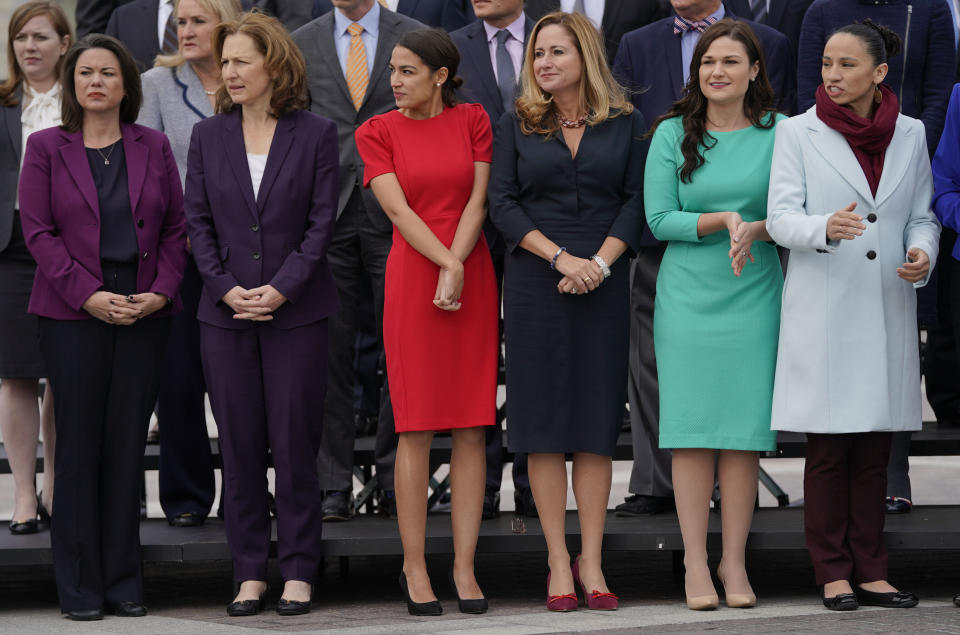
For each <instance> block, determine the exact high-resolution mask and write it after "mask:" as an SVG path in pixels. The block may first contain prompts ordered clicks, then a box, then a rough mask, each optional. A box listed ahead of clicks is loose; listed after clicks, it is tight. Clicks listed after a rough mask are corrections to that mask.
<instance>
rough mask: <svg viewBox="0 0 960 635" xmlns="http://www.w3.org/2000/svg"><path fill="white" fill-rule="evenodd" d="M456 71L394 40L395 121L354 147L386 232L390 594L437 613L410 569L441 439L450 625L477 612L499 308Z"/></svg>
mask: <svg viewBox="0 0 960 635" xmlns="http://www.w3.org/2000/svg"><path fill="white" fill-rule="evenodd" d="M459 63H460V55H459V53H458V52H457V48H456V46H455V45H454V44H453V41H452V40H451V39H450V37H449V36H448V35H447V34H446V33H445V32H444V31H441V30H439V29H421V30H418V31H413V32H410V33H407V34H406V35H405V36H404V37H403V38H402V39H401V40H400V41H399V42H398V43H397V46H396V47H395V48H394V49H393V55H392V57H391V59H390V82H391V86H392V87H393V91H394V96H395V98H396V101H397V108H398V110H395V111H391V112H388V113H385V114H383V115H379V116H377V117H373V118H372V119H370V120H369V121H367V123H365V124H364V125H363V126H361V127H360V129H359V130H357V134H356V138H357V148H358V149H359V151H360V156H361V157H362V158H363V161H364V164H365V172H364V185H366V186H370V187H372V188H373V193H374V194H375V195H376V197H377V200H378V201H379V202H380V205H381V206H382V207H383V209H384V211H385V212H386V213H387V215H388V216H389V217H390V220H391V221H393V224H394V232H393V248H392V249H391V251H390V256H389V257H388V258H387V274H386V284H385V294H384V310H383V340H384V350H385V351H386V356H387V377H388V380H389V382H390V397H391V400H392V402H393V410H394V416H395V420H396V429H397V433H398V435H399V437H400V440H399V443H398V447H397V460H396V468H395V479H396V492H397V518H398V522H399V525H400V539H401V541H402V543H403V554H404V559H403V572H402V573H401V574H400V586H401V587H402V588H403V590H404V594H405V595H406V599H407V608H408V610H409V612H410V613H411V614H412V615H439V614H440V613H442V608H441V606H440V603H439V602H438V601H437V599H436V596H435V595H434V593H433V590H432V588H431V585H430V578H429V576H428V575H427V566H426V560H425V558H424V536H425V532H426V516H427V507H426V502H427V500H426V490H427V482H428V479H429V476H430V474H429V458H430V445H431V442H432V440H433V435H434V433H435V432H436V431H437V430H450V431H451V436H452V437H453V454H452V456H451V459H450V487H451V504H452V510H451V512H452V513H451V522H452V524H453V544H454V553H455V555H454V564H453V567H452V569H451V584H452V585H453V590H454V592H455V593H456V594H457V598H458V600H459V608H460V611H461V612H465V613H483V612H485V611H486V610H487V601H486V599H484V597H483V593H482V592H481V591H480V587H479V586H478V584H477V581H476V578H475V577H474V571H473V559H474V553H475V551H476V545H477V535H478V533H479V531H480V516H481V512H482V509H483V492H484V482H485V477H486V461H485V453H484V426H488V425H491V424H493V423H494V422H495V417H496V412H495V410H496V390H497V346H498V343H499V341H498V340H499V335H498V330H497V312H498V309H499V298H498V295H497V286H496V281H495V277H494V271H493V263H492V261H491V259H490V253H489V251H488V250H487V245H486V241H485V240H484V238H483V235H482V233H481V227H482V225H483V220H484V216H485V214H486V212H485V208H484V203H485V200H486V191H487V182H488V180H489V176H490V155H491V145H492V144H491V141H492V138H491V132H490V120H489V118H488V117H487V114H486V113H485V112H484V110H483V108H482V107H481V106H479V105H476V104H457V101H456V97H455V96H454V93H455V90H456V88H457V87H458V86H459V84H460V83H461V82H460V78H459V77H456V72H457V67H458V66H459Z"/></svg>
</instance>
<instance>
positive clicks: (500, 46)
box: [495, 29, 517, 112]
mask: <svg viewBox="0 0 960 635" xmlns="http://www.w3.org/2000/svg"><path fill="white" fill-rule="evenodd" d="M495 37H496V38H497V84H498V85H499V87H500V98H501V99H503V109H504V110H505V111H506V112H510V111H511V110H513V101H514V98H515V96H516V90H517V76H516V73H515V72H514V70H513V59H512V58H511V57H510V52H509V51H508V50H507V40H508V39H509V38H510V31H507V30H506V29H501V30H499V31H497V34H496V36H495Z"/></svg>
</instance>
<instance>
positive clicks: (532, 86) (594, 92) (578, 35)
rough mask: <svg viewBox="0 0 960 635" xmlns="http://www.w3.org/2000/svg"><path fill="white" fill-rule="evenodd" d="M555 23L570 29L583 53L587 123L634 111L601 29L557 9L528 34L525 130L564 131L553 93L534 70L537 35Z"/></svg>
mask: <svg viewBox="0 0 960 635" xmlns="http://www.w3.org/2000/svg"><path fill="white" fill-rule="evenodd" d="M552 24H556V25H559V26H561V27H563V28H564V29H566V31H567V33H569V34H570V37H571V38H572V39H573V42H574V44H575V45H576V47H577V51H578V52H579V53H580V63H581V66H580V72H581V75H580V109H581V111H583V112H586V113H587V125H588V126H595V125H597V124H598V123H601V122H603V121H606V120H607V119H612V118H613V117H617V116H620V115H628V114H630V113H631V112H633V104H631V103H630V100H629V99H628V98H627V93H626V90H624V88H623V86H621V85H620V84H618V83H617V80H615V79H614V78H613V73H611V72H610V67H609V66H608V65H607V57H606V53H604V47H603V40H601V38H600V32H599V31H597V28H596V27H595V26H593V23H592V22H590V20H588V19H587V18H586V17H584V16H582V15H580V14H579V13H563V12H562V11H555V12H553V13H548V14H547V15H545V16H543V17H542V18H540V21H539V22H537V24H536V26H534V27H533V30H532V31H531V32H530V37H529V38H527V50H526V54H525V57H524V62H523V70H521V71H520V96H519V97H518V98H517V102H516V109H517V119H519V120H520V131H521V132H523V134H526V135H528V134H534V133H536V134H543V135H548V136H550V135H553V134H556V133H557V132H559V131H560V124H559V122H558V121H557V117H556V110H555V107H554V104H553V96H552V95H551V94H550V93H547V92H544V91H543V89H541V88H540V86H539V85H538V84H537V77H536V74H535V73H534V72H533V61H534V50H535V49H536V44H537V36H538V35H539V34H540V31H542V30H543V28H544V27H547V26H550V25H552Z"/></svg>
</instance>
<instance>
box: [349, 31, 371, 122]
mask: <svg viewBox="0 0 960 635" xmlns="http://www.w3.org/2000/svg"><path fill="white" fill-rule="evenodd" d="M347 33H349V34H350V52H349V53H348V54H347V88H349V89H350V99H352V100H353V107H354V108H356V109H357V110H360V106H361V105H363V96H364V95H365V94H367V84H368V83H369V82H370V78H369V77H368V74H367V49H366V48H365V47H364V46H363V40H362V39H360V34H361V33H363V27H362V26H361V25H359V24H357V23H356V22H354V23H353V24H351V25H350V26H348V27H347Z"/></svg>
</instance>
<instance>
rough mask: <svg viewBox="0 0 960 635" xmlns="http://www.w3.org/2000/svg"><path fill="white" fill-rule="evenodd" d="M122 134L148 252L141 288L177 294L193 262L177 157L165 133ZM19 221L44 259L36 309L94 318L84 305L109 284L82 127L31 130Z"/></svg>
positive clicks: (33, 300) (126, 128) (127, 128)
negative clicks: (75, 129) (189, 260)
mask: <svg viewBox="0 0 960 635" xmlns="http://www.w3.org/2000/svg"><path fill="white" fill-rule="evenodd" d="M120 132H121V135H122V136H123V151H124V155H125V157H126V161H127V181H128V187H129V190H130V207H131V210H132V212H133V219H134V221H135V223H134V226H135V227H136V233H137V245H138V246H139V252H140V254H141V257H140V261H139V262H138V263H137V265H138V270H137V293H147V292H154V293H162V294H164V295H165V296H167V297H169V298H177V289H178V288H179V287H180V282H181V281H182V280H183V270H184V267H185V266H186V262H187V250H186V245H187V237H186V232H185V231H184V218H183V190H182V189H181V187H180V173H179V172H178V171H177V162H176V161H175V160H174V158H173V152H172V151H171V150H170V143H169V141H167V137H166V136H165V135H164V134H163V133H162V132H158V131H156V130H152V129H150V128H147V127H145V126H138V125H137V124H121V125H120ZM52 192H56V196H53V195H52ZM20 219H21V221H22V222H23V234H24V238H25V239H26V242H27V247H28V248H29V249H30V253H31V254H33V257H34V259H35V260H36V261H37V275H36V277H35V278H34V281H33V293H32V294H31V296H30V307H29V311H30V313H33V314H35V315H41V316H44V317H48V318H53V319H56V320H85V319H92V318H91V316H90V314H89V313H87V312H86V311H84V310H83V308H82V307H83V303H84V302H86V301H87V298H89V297H90V296H91V295H93V293H94V292H95V291H99V290H100V289H102V288H103V271H102V268H101V265H100V203H99V201H98V199H97V187H96V185H95V184H94V182H93V175H92V174H91V172H90V162H89V160H88V159H87V152H86V150H85V149H84V146H83V134H82V133H80V132H67V131H65V130H64V129H63V128H60V127H56V128H47V129H46V130H41V131H39V132H35V133H33V134H32V135H30V138H29V139H28V140H27V148H26V155H25V157H24V162H23V172H22V174H21V175H20ZM178 305H179V302H178ZM169 313H170V309H162V310H161V311H158V312H157V313H156V315H157V316H160V315H164V314H169Z"/></svg>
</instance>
